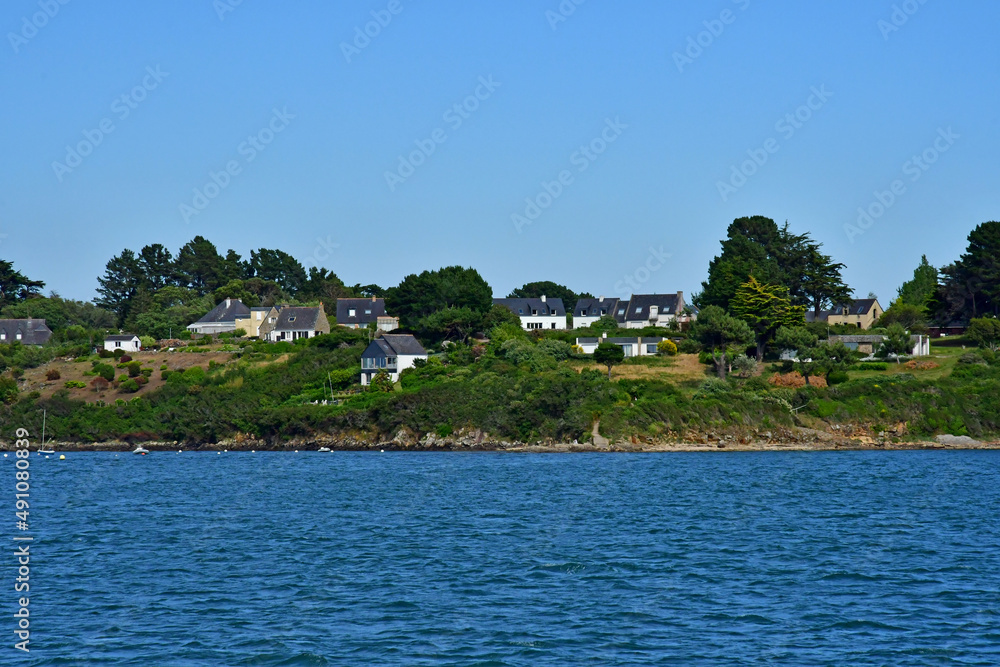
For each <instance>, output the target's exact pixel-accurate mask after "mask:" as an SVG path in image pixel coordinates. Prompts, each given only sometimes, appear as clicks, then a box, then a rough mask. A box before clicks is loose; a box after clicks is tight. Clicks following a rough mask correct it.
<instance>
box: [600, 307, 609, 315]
mask: <svg viewBox="0 0 1000 667" xmlns="http://www.w3.org/2000/svg"><path fill="white" fill-rule="evenodd" d="M607 314H608V309H607V308H601V316H602V317H603V316H605V315H607Z"/></svg>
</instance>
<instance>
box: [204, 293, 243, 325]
mask: <svg viewBox="0 0 1000 667" xmlns="http://www.w3.org/2000/svg"><path fill="white" fill-rule="evenodd" d="M249 314H250V309H249V308H247V307H246V306H245V305H243V302H242V301H240V300H239V299H226V300H225V301H223V302H221V303H220V304H219V305H218V306H216V307H215V308H213V309H212V310H210V311H208V313H207V314H206V315H205V316H204V317H202V318H201V319H200V320H198V322H204V323H208V322H235V321H236V318H237V317H246V316H247V315H249Z"/></svg>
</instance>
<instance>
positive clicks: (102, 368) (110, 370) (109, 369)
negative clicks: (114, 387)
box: [94, 364, 115, 382]
mask: <svg viewBox="0 0 1000 667" xmlns="http://www.w3.org/2000/svg"><path fill="white" fill-rule="evenodd" d="M94 372H95V373H97V374H98V375H99V376H100V377H102V378H104V379H105V380H107V381H108V382H111V381H112V380H114V379H115V367H114V366H112V365H111V364H97V365H96V366H94Z"/></svg>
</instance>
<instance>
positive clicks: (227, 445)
mask: <svg viewBox="0 0 1000 667" xmlns="http://www.w3.org/2000/svg"><path fill="white" fill-rule="evenodd" d="M685 435H686V437H683V438H679V439H677V440H653V439H641V440H640V439H637V438H632V439H629V440H621V441H611V442H609V441H606V440H605V439H604V438H600V437H597V438H595V439H594V440H595V441H596V442H594V441H590V442H583V443H579V442H573V443H563V442H556V441H551V440H543V441H538V442H518V441H508V440H498V439H494V438H491V437H490V436H489V435H487V434H486V433H483V432H481V431H475V430H472V431H464V432H460V433H456V434H454V435H450V436H445V437H441V436H437V435H434V434H427V435H425V436H423V437H422V438H417V437H416V436H415V435H414V434H412V433H407V432H405V431H401V432H400V433H397V434H396V435H395V437H393V438H391V439H386V438H380V437H378V436H377V435H376V434H372V433H352V434H318V435H316V436H313V437H296V438H291V439H288V440H283V441H269V440H264V439H259V438H253V437H237V438H228V439H224V440H221V441H219V442H216V443H184V442H179V441H141V442H140V441H135V442H131V441H124V440H111V441H105V442H96V443H87V442H71V441H50V442H47V443H46V447H47V448H51V449H53V450H55V451H57V452H130V451H132V450H133V449H135V447H136V446H137V445H140V444H141V445H142V446H143V447H145V448H146V449H148V450H150V451H151V452H156V451H178V450H183V451H213V452H214V451H231V452H240V451H246V452H251V451H253V452H257V451H262V452H263V451H279V452H296V451H299V452H305V451H316V450H318V449H320V448H322V447H326V448H329V449H330V450H333V451H386V452H476V451H478V452H511V453H519V452H525V453H527V452H530V453H572V452H650V453H653V452H720V451H721V452H727V451H728V452H765V451H856V450H872V451H877V450H882V451H885V450H930V449H935V450H969V449H1000V442H998V441H991V442H980V441H977V440H973V439H971V438H967V437H964V436H962V437H956V436H938V437H937V438H936V439H935V440H906V439H899V438H886V437H882V438H873V437H870V436H864V435H857V436H855V437H848V436H844V435H840V434H831V433H828V432H825V431H819V430H814V429H808V428H798V427H797V428H790V429H781V430H778V431H775V432H767V433H750V434H737V433H705V434H685ZM13 449H14V447H13V442H0V451H6V452H9V451H12V450H13ZM31 449H37V443H32V447H31Z"/></svg>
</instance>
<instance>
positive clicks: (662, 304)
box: [625, 294, 680, 321]
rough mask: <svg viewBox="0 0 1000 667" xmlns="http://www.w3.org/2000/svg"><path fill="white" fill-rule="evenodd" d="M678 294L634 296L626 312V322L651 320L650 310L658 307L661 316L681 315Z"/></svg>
mask: <svg viewBox="0 0 1000 667" xmlns="http://www.w3.org/2000/svg"><path fill="white" fill-rule="evenodd" d="M678 303H679V300H678V298H677V294H633V295H632V298H631V299H630V300H629V302H628V310H627V311H626V312H625V320H626V321H635V320H643V321H646V320H649V318H650V315H649V313H650V309H651V308H652V307H653V306H656V307H657V309H658V312H659V313H660V314H666V315H679V314H680V313H678V312H677V305H678Z"/></svg>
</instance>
